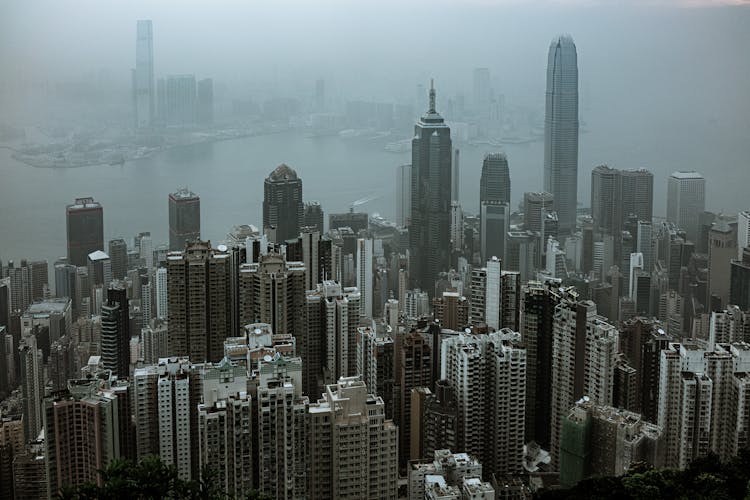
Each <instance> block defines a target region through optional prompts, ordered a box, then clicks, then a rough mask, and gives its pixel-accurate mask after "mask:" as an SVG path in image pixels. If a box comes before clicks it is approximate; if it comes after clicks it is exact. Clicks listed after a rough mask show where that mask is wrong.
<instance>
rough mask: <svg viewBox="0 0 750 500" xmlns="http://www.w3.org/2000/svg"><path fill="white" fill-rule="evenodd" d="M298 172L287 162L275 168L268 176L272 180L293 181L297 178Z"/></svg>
mask: <svg viewBox="0 0 750 500" xmlns="http://www.w3.org/2000/svg"><path fill="white" fill-rule="evenodd" d="M297 178H298V177H297V172H295V171H294V169H293V168H292V167H290V166H289V165H287V164H286V163H282V164H281V165H279V166H278V167H276V168H275V169H274V171H273V172H271V173H270V174H269V176H268V179H269V180H272V181H293V180H297Z"/></svg>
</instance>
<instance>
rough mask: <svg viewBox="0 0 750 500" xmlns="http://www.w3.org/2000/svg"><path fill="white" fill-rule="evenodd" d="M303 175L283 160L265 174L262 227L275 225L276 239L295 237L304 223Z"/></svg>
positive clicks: (275, 241)
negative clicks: (267, 174) (300, 176)
mask: <svg viewBox="0 0 750 500" xmlns="http://www.w3.org/2000/svg"><path fill="white" fill-rule="evenodd" d="M304 216H305V214H304V205H303V203H302V179H300V178H299V177H297V172H295V171H294V170H293V169H292V168H291V167H289V166H288V165H285V164H284V163H282V164H281V165H279V166H278V167H276V169H275V170H274V171H273V172H271V174H270V175H269V176H268V177H266V181H265V184H264V188H263V231H267V230H268V229H269V228H276V232H275V235H276V237H275V240H274V243H281V242H284V241H286V240H292V239H296V238H297V236H299V230H300V227H301V226H302V224H303V223H304Z"/></svg>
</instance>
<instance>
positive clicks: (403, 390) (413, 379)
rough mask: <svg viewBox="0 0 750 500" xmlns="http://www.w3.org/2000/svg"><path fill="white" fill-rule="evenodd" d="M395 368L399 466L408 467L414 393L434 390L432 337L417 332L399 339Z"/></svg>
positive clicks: (395, 406) (397, 338) (394, 417)
mask: <svg viewBox="0 0 750 500" xmlns="http://www.w3.org/2000/svg"><path fill="white" fill-rule="evenodd" d="M395 341H396V344H395V356H396V360H395V368H394V376H395V381H394V408H395V410H394V415H393V421H394V422H395V424H396V425H397V426H398V439H399V446H398V449H399V452H398V454H399V466H400V467H402V468H403V467H406V463H407V462H408V461H409V460H410V459H412V458H420V457H410V456H409V453H410V451H411V450H410V448H411V390H412V389H414V388H416V387H432V384H433V382H434V380H433V378H432V375H433V364H432V363H433V361H435V362H436V361H437V360H433V356H432V347H431V345H430V340H429V338H428V336H427V335H426V334H425V333H423V332H421V331H417V330H413V331H411V332H409V333H406V334H403V335H397V336H396V339H395Z"/></svg>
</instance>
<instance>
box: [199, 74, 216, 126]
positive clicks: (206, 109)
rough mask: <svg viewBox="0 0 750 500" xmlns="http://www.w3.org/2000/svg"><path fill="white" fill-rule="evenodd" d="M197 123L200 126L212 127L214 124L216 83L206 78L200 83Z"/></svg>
mask: <svg viewBox="0 0 750 500" xmlns="http://www.w3.org/2000/svg"><path fill="white" fill-rule="evenodd" d="M197 98H198V104H197V113H196V114H197V121H198V123H199V124H200V125H211V124H212V123H213V122H214V81H213V79H211V78H205V79H203V80H200V81H199V82H198V91H197Z"/></svg>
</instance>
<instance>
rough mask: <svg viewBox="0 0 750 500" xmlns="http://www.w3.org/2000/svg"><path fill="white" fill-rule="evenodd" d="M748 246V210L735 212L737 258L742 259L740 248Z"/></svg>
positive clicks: (749, 239)
mask: <svg viewBox="0 0 750 500" xmlns="http://www.w3.org/2000/svg"><path fill="white" fill-rule="evenodd" d="M746 247H750V210H744V211H742V212H740V213H738V214H737V260H742V250H743V249H745V248H746Z"/></svg>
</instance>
